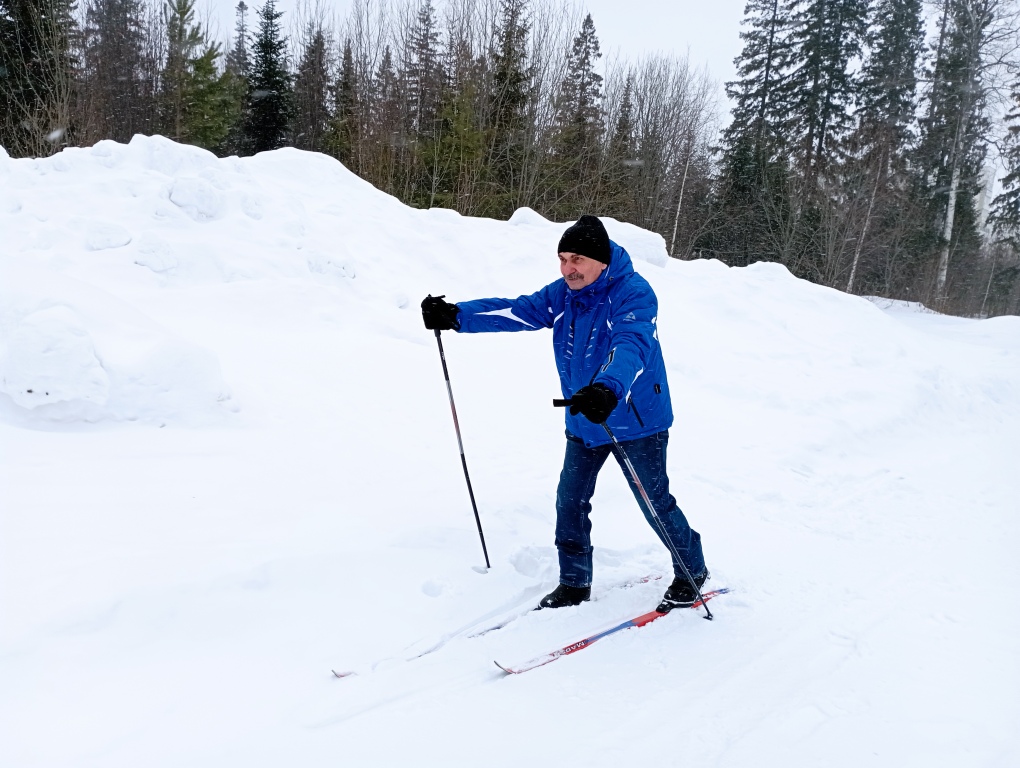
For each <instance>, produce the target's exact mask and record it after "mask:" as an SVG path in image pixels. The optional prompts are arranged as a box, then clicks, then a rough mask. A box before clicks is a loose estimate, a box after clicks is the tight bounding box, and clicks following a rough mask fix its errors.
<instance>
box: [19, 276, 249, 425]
mask: <svg viewBox="0 0 1020 768" xmlns="http://www.w3.org/2000/svg"><path fill="white" fill-rule="evenodd" d="M0 307H2V309H0V419H3V420H6V421H8V422H11V423H14V424H19V425H22V426H31V425H39V424H47V423H49V424H54V423H74V422H86V423H87V422H100V421H143V422H149V423H158V424H163V423H166V422H167V421H168V420H173V421H179V422H195V421H196V420H197V421H202V420H208V419H209V418H216V417H218V416H220V415H222V414H225V413H228V412H230V411H231V410H234V409H235V408H236V406H235V405H234V404H233V403H232V402H231V401H230V395H229V392H228V390H227V388H226V385H225V384H224V382H223V380H222V377H221V375H220V369H219V363H218V361H217V359H216V356H215V355H213V354H212V353H211V352H209V351H208V350H205V349H202V348H201V347H199V346H197V345H194V344H190V343H188V342H186V341H183V340H181V339H179V338H176V337H175V336H174V335H173V334H171V333H169V332H168V331H167V330H165V329H164V328H162V327H160V326H159V325H158V324H156V323H155V322H154V321H152V320H151V319H150V318H148V317H147V316H145V315H144V314H142V313H141V312H139V311H137V310H136V309H134V308H133V307H131V306H130V305H128V304H126V303H125V302H123V301H121V300H119V299H117V298H116V297H114V296H112V295H110V294H109V293H107V292H105V291H102V290H99V289H96V288H95V287H93V286H90V285H88V284H85V283H82V282H80V281H78V280H75V279H73V278H69V277H66V276H63V275H60V274H58V273H56V272H54V271H52V270H49V269H46V268H43V267H39V266H38V265H35V264H32V263H30V262H25V261H23V260H17V263H11V261H5V262H3V263H0Z"/></svg>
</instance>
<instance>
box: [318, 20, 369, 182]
mask: <svg viewBox="0 0 1020 768" xmlns="http://www.w3.org/2000/svg"><path fill="white" fill-rule="evenodd" d="M333 103H334V107H333V119H332V121H331V122H330V125H329V131H328V136H327V139H326V145H327V147H328V151H329V153H330V154H331V155H333V156H334V157H335V158H337V159H338V160H339V161H340V162H341V163H343V164H344V165H346V166H347V167H348V168H351V169H352V170H355V171H357V172H359V173H360V172H361V169H360V165H361V164H360V163H357V164H355V162H354V160H355V152H354V150H355V147H357V146H358V142H359V140H360V134H361V117H362V104H361V88H360V87H359V83H358V72H357V70H356V69H355V67H354V53H353V51H352V50H351V41H350V39H348V40H345V41H344V52H343V57H342V58H341V60H340V76H339V78H338V79H337V83H336V85H335V86H334V87H333ZM355 165H357V167H354V166H355Z"/></svg>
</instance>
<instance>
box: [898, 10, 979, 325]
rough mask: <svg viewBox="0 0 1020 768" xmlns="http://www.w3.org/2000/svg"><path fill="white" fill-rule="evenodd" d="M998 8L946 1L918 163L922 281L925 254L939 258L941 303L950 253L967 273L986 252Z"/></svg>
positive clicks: (918, 247)
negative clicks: (990, 61) (984, 201)
mask: <svg viewBox="0 0 1020 768" xmlns="http://www.w3.org/2000/svg"><path fill="white" fill-rule="evenodd" d="M997 8H998V3H997V2H995V0H944V4H943V8H942V18H941V21H940V33H939V37H938V39H937V40H936V42H935V44H934V48H935V59H934V62H933V65H932V68H931V71H930V73H929V79H930V80H931V82H932V85H931V89H930V91H929V94H928V99H927V109H926V113H925V116H924V117H923V118H922V120H921V140H920V143H919V145H918V148H917V150H916V152H915V153H913V158H912V159H913V166H914V167H915V168H916V169H917V171H918V180H917V183H918V185H919V189H918V195H919V196H921V197H922V198H924V199H925V200H926V202H927V222H926V224H927V226H926V227H924V228H922V230H921V232H920V233H919V239H918V242H917V243H916V244H915V248H914V252H915V253H916V254H917V255H918V259H917V261H918V263H917V270H918V272H917V277H918V278H919V279H922V280H923V279H925V273H924V269H925V268H926V267H927V266H928V264H927V263H926V262H925V260H924V259H923V255H924V254H926V253H932V252H934V253H936V254H937V256H936V259H937V261H936V264H935V266H934V269H935V274H934V281H933V283H934V286H933V291H934V298H935V300H936V301H938V302H940V306H941V305H942V304H941V303H942V302H944V301H945V300H946V298H947V280H948V277H949V259H950V254H951V253H955V254H956V259H955V261H956V262H957V264H958V266H960V267H963V269H961V270H960V271H959V273H958V274H960V275H961V276H962V275H964V274H965V273H966V271H967V270H966V268H965V265H966V264H967V262H968V261H972V260H973V259H974V258H976V257H977V254H978V251H979V250H980V247H981V236H980V232H979V231H978V229H977V221H978V215H977V210H976V200H977V197H978V195H979V194H980V193H981V189H982V186H983V184H982V181H981V174H982V170H983V167H984V159H985V152H986V142H985V136H986V135H987V133H988V128H989V126H988V119H987V116H986V114H985V109H986V89H987V86H986V84H985V83H984V82H983V77H984V67H983V61H982V55H983V53H984V51H985V44H986V41H987V35H988V31H989V27H990V26H991V24H992V22H993V21H994V20H995V13H994V11H995V10H996V9H997ZM929 290H932V289H929ZM927 295H928V293H927V291H924V292H923V294H922V296H921V298H927Z"/></svg>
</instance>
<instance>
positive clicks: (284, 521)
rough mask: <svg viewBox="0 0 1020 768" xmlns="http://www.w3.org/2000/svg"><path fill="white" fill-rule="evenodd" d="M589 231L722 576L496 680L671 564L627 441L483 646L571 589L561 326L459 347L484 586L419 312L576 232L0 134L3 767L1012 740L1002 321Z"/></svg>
mask: <svg viewBox="0 0 1020 768" xmlns="http://www.w3.org/2000/svg"><path fill="white" fill-rule="evenodd" d="M607 224H608V226H609V230H610V233H611V235H612V236H613V237H614V238H616V239H618V240H619V241H620V242H621V244H623V245H624V246H625V247H627V248H628V249H629V250H630V251H631V253H632V255H633V256H634V257H635V260H636V267H637V269H638V270H639V271H640V272H641V273H642V274H643V275H644V276H645V277H647V278H648V280H649V281H650V282H651V283H652V284H653V286H654V287H655V289H656V291H657V293H658V295H659V300H660V316H659V332H660V338H661V340H662V343H663V348H664V353H665V356H666V361H667V366H668V369H669V374H670V383H671V389H672V391H673V398H674V410H675V411H676V414H677V422H676V424H675V426H674V428H673V430H672V432H671V444H672V450H671V452H670V459H669V464H670V474H671V477H672V480H673V488H674V493H675V494H676V495H677V497H678V500H679V501H680V504H681V506H682V507H683V509H684V510H685V512H686V513H687V515H688V517H689V518H690V520H691V521H692V524H693V525H694V527H695V528H697V529H698V530H699V531H701V533H702V535H703V539H704V544H705V552H706V557H707V559H708V562H709V567H710V568H711V570H712V573H713V578H712V580H711V581H709V582H708V586H709V587H714V588H718V587H720V586H728V587H730V588H732V589H733V592H732V594H729V595H726V596H723V597H720V598H718V599H717V600H715V601H714V602H713V603H712V605H713V612H714V613H715V616H716V619H715V621H713V622H707V621H704V620H702V619H701V618H699V616H698V614H697V613H696V612H694V611H682V612H678V613H674V614H671V615H670V616H669V617H667V618H665V619H662V620H660V621H657V622H655V623H654V624H651V625H649V626H647V627H645V628H642V629H640V630H629V631H626V632H622V633H618V634H616V635H613V636H612V637H609V638H606V639H604V640H602V641H601V642H599V643H597V644H596V645H594V646H593V647H592V648H590V649H588V650H585V651H583V652H582V653H580V654H577V655H574V656H570V657H567V658H563V659H560V660H558V661H556V662H555V663H553V664H550V665H548V666H545V667H542V668H541V669H537V670H534V671H532V672H528V673H527V674H525V675H521V676H514V677H503V676H502V673H500V672H499V670H497V669H496V668H495V666H494V665H493V664H492V661H493V660H494V659H498V660H499V661H500V662H502V663H507V664H513V663H517V662H521V661H524V660H527V659H529V658H531V657H533V656H536V655H538V654H541V653H543V652H547V651H550V650H552V649H554V648H556V647H559V646H561V645H565V644H566V643H568V642H570V641H573V640H577V639H580V638H582V637H585V636H587V635H590V634H592V633H593V632H594V631H596V630H599V629H603V628H606V627H608V626H611V625H613V624H616V623H618V622H620V621H622V620H624V619H626V618H630V617H632V616H635V615H638V614H640V613H643V612H645V611H647V610H649V609H650V608H651V607H653V606H654V604H655V602H656V601H657V599H658V597H659V596H660V595H661V592H662V590H663V589H664V586H665V585H664V583H663V579H659V580H652V581H649V582H647V583H642V584H638V585H636V586H633V587H631V588H627V589H618V588H613V587H614V585H619V584H621V583H623V582H626V581H628V580H630V579H634V578H638V577H642V576H648V575H653V576H655V575H665V574H666V573H667V572H668V570H669V559H668V556H667V553H666V552H665V550H664V549H663V548H662V547H661V545H659V544H658V542H657V541H656V539H655V538H654V535H653V534H652V532H651V530H650V529H649V528H648V527H647V525H645V523H644V521H643V519H642V516H641V515H640V513H639V511H638V509H637V507H636V505H635V504H634V501H633V499H632V498H631V497H630V495H629V491H628V490H627V487H626V485H625V483H624V481H623V478H622V477H621V476H620V474H619V472H618V471H617V470H616V467H615V466H613V465H612V464H610V465H607V468H606V469H605V470H604V472H603V474H602V475H601V478H600V481H599V488H598V492H597V494H596V498H595V502H594V506H595V512H594V513H593V522H594V531H593V536H594V541H595V545H596V550H595V566H596V571H595V585H594V591H595V594H596V597H597V598H598V599H596V600H595V601H593V602H591V603H587V604H584V605H582V606H579V607H577V608H572V609H564V610H561V611H556V612H552V611H542V612H538V613H528V614H526V615H524V616H523V617H522V618H519V619H518V620H517V621H515V622H513V623H512V624H510V625H508V626H507V627H505V628H504V629H501V630H499V631H496V632H491V633H488V634H486V635H484V636H482V637H476V638H468V637H466V635H467V634H470V633H471V632H472V631H475V630H477V629H478V628H480V627H483V626H485V625H486V624H488V623H491V622H493V621H495V620H497V619H499V618H500V617H502V616H504V615H507V614H512V613H514V612H519V611H521V610H522V609H523V608H526V607H527V606H528V605H531V604H533V603H534V602H535V601H536V600H537V599H538V597H539V596H541V595H542V594H544V592H545V591H547V590H548V589H550V588H551V587H552V586H553V584H554V583H555V580H556V557H555V550H554V548H553V546H552V538H553V533H552V531H553V519H554V513H553V496H554V493H555V484H556V478H557V476H558V473H559V469H560V466H559V463H560V461H561V458H562V443H563V437H562V429H563V425H562V412H561V411H558V410H555V409H553V408H552V407H550V406H551V403H550V401H551V399H552V398H553V397H558V396H559V392H558V386H557V378H556V374H555V370H554V367H553V365H552V354H551V349H550V347H551V345H550V340H549V338H548V335H547V334H546V333H544V332H538V333H521V334H499V335H484V336H483V335H478V336H458V335H455V334H444V336H443V341H444V345H445V348H446V355H447V359H448V362H449V366H450V373H451V377H452V381H453V390H454V394H455V396H456V398H457V407H458V412H459V416H460V423H461V426H462V429H463V432H464V444H465V450H466V453H467V461H468V464H469V467H470V470H471V473H472V475H471V477H472V481H473V484H474V489H475V494H476V496H477V498H478V503H479V508H480V513H481V517H482V522H483V525H484V527H485V534H486V539H487V543H488V546H489V552H490V555H491V558H492V565H493V567H492V569H491V570H490V571H489V572H488V573H485V574H484V575H483V574H481V573H479V571H480V570H481V571H484V569H480V568H479V565H480V564H482V555H481V548H480V545H479V542H478V538H477V533H476V531H475V526H474V520H473V517H472V513H471V509H470V505H469V502H468V499H467V494H466V490H465V487H464V479H463V475H462V470H461V467H460V461H459V458H458V455H457V444H456V438H455V436H454V432H453V425H452V421H451V419H450V413H449V408H448V405H447V400H446V397H447V396H446V389H445V384H444V382H443V379H442V371H441V368H440V364H439V360H438V352H437V349H436V344H435V339H434V336H433V335H432V334H431V333H430V332H428V331H426V330H424V329H423V328H422V326H421V319H420V313H419V311H418V304H419V302H420V300H421V298H422V297H424V296H425V294H426V293H429V292H431V293H432V294H434V295H439V294H445V295H447V297H448V298H449V299H451V300H454V301H456V300H462V299H469V298H478V297H482V296H516V295H518V294H521V293H525V292H531V291H533V290H536V289H537V288H538V287H540V286H542V285H544V284H545V283H547V282H549V281H551V280H553V279H555V278H557V277H558V269H557V266H556V262H555V255H554V252H555V245H556V242H557V241H558V239H559V236H560V234H561V233H562V230H563V229H564V225H563V224H562V223H555V222H549V221H546V220H545V219H543V218H542V217H541V216H539V215H538V214H537V213H535V212H534V211H529V210H521V211H518V212H517V213H516V214H515V215H514V217H513V218H512V219H511V220H510V221H509V222H498V221H493V220H487V219H472V218H467V217H462V216H459V215H458V214H456V213H454V212H451V211H443V210H430V211H419V210H412V209H409V208H406V207H404V206H402V205H401V204H400V203H399V202H398V201H396V200H395V199H393V198H391V197H389V196H387V195H384V194H382V193H380V192H378V191H377V190H374V189H373V188H372V187H371V186H370V185H368V184H366V183H365V182H363V181H361V180H360V179H358V178H357V177H355V176H354V175H353V174H351V173H349V172H348V171H347V170H346V169H344V168H343V167H342V166H340V165H339V164H338V163H336V162H335V161H332V160H330V159H328V158H325V157H322V156H318V155H313V154H308V153H302V152H298V151H295V150H280V151H278V152H273V153H267V154H262V155H259V156H256V157H254V158H247V159H237V158H229V159H225V160H217V159H216V158H214V157H213V156H212V155H210V154H208V153H206V152H203V151H201V150H197V149H194V148H189V147H183V146H179V145H176V144H174V143H173V142H170V141H168V140H166V139H162V138H159V137H151V138H147V137H140V136H139V137H135V138H134V139H133V140H132V141H131V143H130V144H128V145H119V144H115V143H113V142H101V143H100V144H98V145H96V146H95V147H93V148H89V149H68V150H65V151H63V152H62V153H60V154H59V155H57V156H56V157H54V158H51V159H48V160H12V159H10V158H9V157H7V155H6V153H3V152H0V232H2V237H0V679H2V680H3V685H2V686H0V765H4V766H19V767H20V766H71V765H73V766H93V765H95V766H100V765H101V766H132V767H134V766H138V765H145V766H180V765H193V766H223V765H246V766H261V765H265V766H276V765H284V764H287V765H302V766H315V765H336V764H343V765H443V766H450V765H469V764H470V765H477V764H480V763H484V764H486V765H493V766H519V765H525V764H535V765H554V764H563V765H582V764H583V765H607V766H608V765H617V764H621V763H622V764H634V763H641V764H649V765H653V764H654V765H719V766H773V765H775V766H788V765H826V766H855V767H856V766H859V765H883V766H884V765H888V766H901V765H926V766H957V765H987V766H1012V765H1016V764H1018V762H1020V738H1018V737H1017V735H1016V729H1015V724H1016V723H1017V722H1018V721H1020V661H1018V655H1017V653H1016V637H1017V636H1018V635H1020V619H1018V617H1017V612H1016V611H1015V610H1014V608H1013V606H1014V604H1015V595H1016V592H1017V589H1018V587H1020V583H1018V582H1020V578H1018V570H1017V566H1016V557H1015V553H1016V551H1017V549H1018V546H1020V519H1018V516H1017V514H1016V511H1017V499H1018V498H1020V473H1018V472H1017V471H1016V470H1017V458H1016V456H1017V452H1016V435H1017V434H1018V429H1020V318H1015V317H1006V318H996V319H993V320H965V319H960V318H949V317H944V316H941V315H937V314H934V313H930V312H920V311H917V308H916V307H914V308H911V307H905V306H902V305H899V304H887V305H884V306H880V305H877V304H876V303H875V302H873V301H869V300H866V299H863V298H859V297H853V296H847V295H845V294H842V293H840V292H837V291H832V290H829V289H826V288H822V287H819V286H816V285H812V284H809V283H805V282H803V281H800V280H797V279H795V278H793V277H792V276H791V275H790V274H789V273H788V272H787V271H786V270H785V269H783V268H782V267H780V266H777V265H773V264H758V265H754V266H751V267H748V268H745V269H730V268H727V267H725V266H723V265H722V264H720V263H718V262H714V261H695V262H676V261H672V260H669V259H667V257H666V253H665V245H664V244H663V242H662V239H661V238H660V237H659V236H657V235H654V234H652V233H648V232H644V231H642V230H639V229H637V228H636V227H632V226H630V225H627V224H623V223H619V222H613V221H608V222H607ZM458 630H460V631H461V634H459V635H458V634H457V631H458ZM431 648H435V649H436V650H434V651H433V652H432V653H429V654H427V655H424V656H421V657H420V658H417V659H414V658H413V657H414V656H415V655H417V654H420V653H422V652H423V651H426V650H428V649H431ZM331 669H336V670H337V671H338V672H354V673H355V674H354V675H353V676H350V677H345V678H343V679H337V678H335V677H334V676H333V675H332V674H331V672H330V670H331Z"/></svg>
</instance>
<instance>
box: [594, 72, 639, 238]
mask: <svg viewBox="0 0 1020 768" xmlns="http://www.w3.org/2000/svg"><path fill="white" fill-rule="evenodd" d="M633 94H634V77H633V75H631V74H628V75H627V80H626V82H625V83H624V86H623V95H622V97H621V98H620V111H619V114H618V115H617V117H616V122H615V125H614V127H613V133H612V135H611V136H610V138H609V144H608V146H607V148H606V165H605V172H604V174H605V175H604V178H603V182H602V185H603V188H604V189H605V193H604V200H605V202H604V205H605V210H607V211H611V212H612V215H613V216H614V217H615V218H617V219H620V220H621V221H633V220H634V214H635V204H634V203H635V201H634V167H635V165H636V163H637V160H636V159H635V148H636V147H635V143H636V139H635V136H634V96H633Z"/></svg>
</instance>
